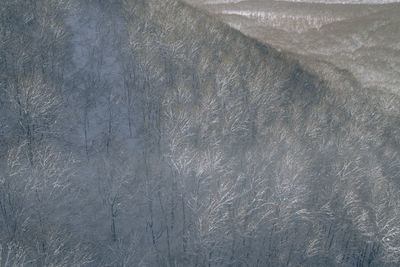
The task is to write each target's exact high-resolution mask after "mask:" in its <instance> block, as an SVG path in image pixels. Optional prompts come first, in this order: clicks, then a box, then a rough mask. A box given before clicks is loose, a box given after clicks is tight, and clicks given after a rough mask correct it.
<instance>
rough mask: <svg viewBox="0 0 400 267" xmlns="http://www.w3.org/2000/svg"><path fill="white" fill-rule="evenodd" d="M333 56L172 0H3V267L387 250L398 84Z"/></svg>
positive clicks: (315, 260)
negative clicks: (385, 84) (342, 64)
mask: <svg viewBox="0 0 400 267" xmlns="http://www.w3.org/2000/svg"><path fill="white" fill-rule="evenodd" d="M330 71H331V72H330V73H329V75H331V76H332V77H341V79H340V81H339V79H337V83H333V82H332V81H331V80H329V81H327V79H325V78H326V77H320V76H319V75H318V74H316V72H313V71H311V70H309V68H306V67H304V66H303V65H302V64H301V63H299V61H298V59H296V58H295V57H294V56H293V55H289V54H287V53H285V52H278V51H277V50H276V49H274V48H273V47H271V46H269V45H266V44H262V43H260V42H258V41H256V40H254V39H251V38H249V37H246V36H244V35H243V34H242V33H240V32H238V31H236V30H234V29H232V28H230V27H229V26H228V25H226V24H223V23H222V22H220V21H219V20H218V19H217V18H215V17H213V16H211V15H210V14H207V13H205V12H203V11H200V10H197V9H195V8H193V7H191V6H189V5H187V4H185V3H183V2H180V1H178V0H163V1H158V0H145V1H140V0H110V1H102V0H90V1H77V0H36V1H26V0H2V1H1V2H0V266H4V267H6V266H7V267H8V266H37V267H41V266H116V267H122V266H398V265H399V264H400V194H399V193H398V192H399V187H400V181H399V174H400V155H399V148H400V132H399V126H400V120H399V118H400V116H399V115H400V110H399V109H400V100H399V97H398V95H397V94H392V93H390V92H385V91H377V90H372V89H366V88H362V87H361V86H360V85H359V83H357V82H355V81H354V80H353V79H352V78H351V77H347V76H346V75H342V74H343V73H340V72H336V71H337V70H336V69H332V70H330ZM343 77H344V78H343Z"/></svg>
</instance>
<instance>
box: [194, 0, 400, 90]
mask: <svg viewBox="0 0 400 267" xmlns="http://www.w3.org/2000/svg"><path fill="white" fill-rule="evenodd" d="M188 1H189V2H191V1H190V0H188ZM192 3H193V2H192ZM197 5H199V2H197ZM200 6H201V7H202V8H205V9H207V10H209V11H211V12H212V13H215V14H218V15H220V16H221V18H222V20H224V21H225V22H226V23H228V24H229V25H231V26H232V27H234V28H236V29H238V30H240V31H242V32H243V33H245V34H247V35H249V36H252V37H255V38H257V39H259V40H261V41H263V42H266V43H268V44H271V45H272V46H274V47H276V48H278V49H281V50H286V51H289V52H292V53H295V54H299V55H300V56H301V57H302V58H303V59H304V58H305V60H304V62H311V63H310V66H311V68H313V67H314V68H318V67H315V65H313V63H312V61H315V60H317V61H319V60H324V61H327V62H330V63H333V64H334V66H336V67H338V68H340V69H345V70H350V72H351V73H352V74H353V75H354V76H355V78H356V79H357V80H358V81H359V82H360V83H361V84H362V85H363V86H364V87H369V88H373V89H378V90H386V91H390V92H393V93H396V94H400V71H399V70H400V16H399V14H400V3H399V0H347V1H343V0H266V1H260V0H244V1H228V0H224V1H220V0H215V1H213V0H207V1H203V2H202V3H201V4H200Z"/></svg>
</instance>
